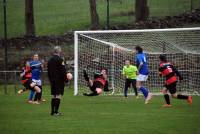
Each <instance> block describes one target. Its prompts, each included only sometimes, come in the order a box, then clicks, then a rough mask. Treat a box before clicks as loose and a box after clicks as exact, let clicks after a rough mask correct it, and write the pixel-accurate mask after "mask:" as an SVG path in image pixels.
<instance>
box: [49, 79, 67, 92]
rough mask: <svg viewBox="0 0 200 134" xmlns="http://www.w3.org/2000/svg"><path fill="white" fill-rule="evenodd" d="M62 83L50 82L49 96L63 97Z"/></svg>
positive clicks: (63, 85)
mask: <svg viewBox="0 0 200 134" xmlns="http://www.w3.org/2000/svg"><path fill="white" fill-rule="evenodd" d="M64 87H65V83H64V81H54V82H51V95H63V94H64Z"/></svg>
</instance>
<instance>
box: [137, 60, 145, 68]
mask: <svg viewBox="0 0 200 134" xmlns="http://www.w3.org/2000/svg"><path fill="white" fill-rule="evenodd" d="M143 64H144V63H143V62H142V61H140V62H139V65H138V70H140V69H141V68H142V66H143Z"/></svg>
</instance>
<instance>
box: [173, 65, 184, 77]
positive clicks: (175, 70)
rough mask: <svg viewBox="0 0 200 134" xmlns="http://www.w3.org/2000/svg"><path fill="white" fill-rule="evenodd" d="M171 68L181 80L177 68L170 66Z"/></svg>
mask: <svg viewBox="0 0 200 134" xmlns="http://www.w3.org/2000/svg"><path fill="white" fill-rule="evenodd" d="M172 70H173V71H174V72H175V74H176V75H177V76H178V77H179V80H183V77H182V76H181V74H180V72H179V71H178V69H177V68H176V67H174V66H172Z"/></svg>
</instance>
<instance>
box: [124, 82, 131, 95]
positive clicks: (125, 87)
mask: <svg viewBox="0 0 200 134" xmlns="http://www.w3.org/2000/svg"><path fill="white" fill-rule="evenodd" d="M130 84H131V81H130V79H126V80H125V85H124V97H128V88H129V87H130Z"/></svg>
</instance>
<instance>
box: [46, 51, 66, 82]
mask: <svg viewBox="0 0 200 134" xmlns="http://www.w3.org/2000/svg"><path fill="white" fill-rule="evenodd" d="M47 70H48V77H49V80H50V82H55V81H63V82H64V81H65V80H66V68H65V64H64V61H63V59H62V58H61V57H59V56H58V55H53V56H52V57H51V58H50V60H49V61H48V66H47Z"/></svg>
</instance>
